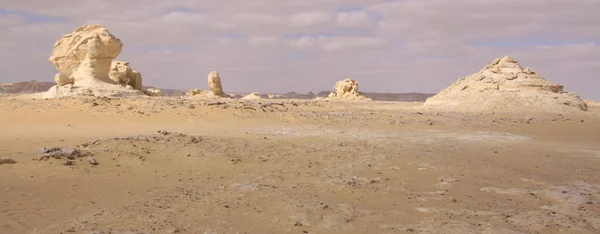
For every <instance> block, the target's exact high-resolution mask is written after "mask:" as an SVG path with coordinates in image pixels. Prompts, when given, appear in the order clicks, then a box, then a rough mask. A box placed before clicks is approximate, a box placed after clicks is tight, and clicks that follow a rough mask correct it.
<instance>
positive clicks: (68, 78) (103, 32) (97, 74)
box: [42, 24, 144, 98]
mask: <svg viewBox="0 0 600 234" xmlns="http://www.w3.org/2000/svg"><path fill="white" fill-rule="evenodd" d="M122 48H123V43H122V42H121V40H119V39H118V38H116V37H115V36H114V35H112V34H110V33H109V32H108V30H107V29H106V28H105V27H104V26H102V25H96V24H87V25H83V26H81V27H79V28H77V29H76V30H75V31H73V32H72V33H70V34H67V35H64V36H62V38H60V39H59V40H58V41H57V42H56V43H55V45H54V49H53V51H52V55H51V56H50V58H49V59H48V61H50V62H51V63H52V64H54V66H55V67H56V69H57V70H58V71H59V73H58V74H56V75H55V76H54V81H55V82H56V84H57V85H56V86H54V87H52V88H50V89H49V90H48V91H47V92H46V93H44V94H43V95H42V98H55V97H65V96H140V95H144V93H143V92H142V91H140V90H141V87H139V86H141V75H140V80H139V81H140V82H137V83H136V82H131V81H128V83H127V84H126V85H131V84H133V85H131V86H132V87H139V89H137V90H133V89H127V88H125V87H121V86H120V85H117V83H120V82H115V81H113V80H112V79H111V78H110V75H109V73H110V69H111V63H112V60H113V59H115V58H116V57H117V56H118V55H119V54H120V53H121V50H122ZM135 79H136V78H134V80H135ZM119 80H120V79H119ZM136 81H137V80H136Z"/></svg>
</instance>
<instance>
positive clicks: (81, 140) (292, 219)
mask: <svg viewBox="0 0 600 234" xmlns="http://www.w3.org/2000/svg"><path fill="white" fill-rule="evenodd" d="M420 105H421V103H391V102H389V103H388V102H357V103H353V102H345V103H343V104H340V102H333V101H329V102H325V101H300V100H286V101H284V102H280V101H269V100H247V101H233V100H232V101H224V103H215V101H203V100H183V99H177V98H167V97H160V98H158V97H155V98H148V97H144V98H120V99H118V98H113V99H110V98H99V99H93V98H88V99H82V98H78V99H63V100H27V99H23V98H17V97H12V96H4V97H0V111H1V112H2V113H1V114H0V131H1V132H2V134H0V157H8V158H11V159H14V160H15V161H16V162H17V163H16V164H2V165H0V181H1V183H0V233H15V234H16V233H113V234H114V233H211V234H212V233H460V234H462V233H507V234H512V233H582V234H583V233H600V144H599V143H600V107H598V106H591V107H590V110H589V111H588V112H581V113H570V114H569V113H565V114H562V115H558V114H541V113H540V114H536V113H491V112H487V113H475V112H472V113H454V112H433V111H426V110H424V109H422V108H420ZM43 147H75V148H77V149H79V150H81V151H82V152H86V153H88V154H90V156H91V157H93V158H94V159H95V160H97V162H98V163H99V164H98V165H91V164H90V163H88V160H87V157H88V156H84V157H81V158H77V159H75V160H74V164H73V165H69V166H66V165H63V163H64V161H65V160H67V159H65V158H61V159H55V158H50V159H48V160H45V159H44V158H43V157H41V156H42V153H40V152H39V149H40V148H43Z"/></svg>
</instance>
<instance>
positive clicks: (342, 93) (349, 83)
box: [329, 79, 368, 100]
mask: <svg viewBox="0 0 600 234" xmlns="http://www.w3.org/2000/svg"><path fill="white" fill-rule="evenodd" d="M334 89H335V91H334V92H332V93H330V94H329V98H330V99H350V100H353V99H354V100H368V98H367V97H365V96H364V95H363V94H362V93H360V92H359V91H358V81H356V80H354V79H345V80H340V81H338V82H336V83H335V86H334Z"/></svg>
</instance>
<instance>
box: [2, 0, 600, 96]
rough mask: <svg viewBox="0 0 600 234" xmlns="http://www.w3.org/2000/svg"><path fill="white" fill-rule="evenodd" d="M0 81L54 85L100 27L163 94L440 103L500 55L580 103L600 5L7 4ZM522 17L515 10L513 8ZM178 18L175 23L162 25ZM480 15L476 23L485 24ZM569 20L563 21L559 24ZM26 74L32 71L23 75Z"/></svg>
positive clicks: (589, 74) (598, 35)
mask: <svg viewBox="0 0 600 234" xmlns="http://www.w3.org/2000/svg"><path fill="white" fill-rule="evenodd" d="M2 5H3V6H2V7H3V8H0V27H1V28H0V30H2V31H3V33H2V35H0V55H1V56H3V58H4V60H3V61H5V62H4V63H3V64H0V69H1V70H2V71H3V73H4V75H3V76H2V77H0V82H15V81H19V80H32V79H35V80H45V81H51V80H52V77H53V76H54V73H56V69H55V68H54V67H53V66H52V64H50V63H49V62H48V61H47V59H48V57H49V56H50V54H51V53H52V45H53V44H54V42H55V41H56V40H57V39H58V38H60V36H61V35H63V34H67V33H70V32H72V31H73V30H74V29H76V28H77V27H79V26H81V25H83V24H85V23H100V24H103V25H105V26H106V27H107V28H108V30H109V31H110V32H111V33H112V34H114V35H115V36H117V37H119V38H120V39H121V40H122V41H123V42H124V48H123V51H122V52H121V54H120V55H119V57H118V58H117V59H118V60H122V61H129V62H130V63H131V66H132V67H133V68H134V69H136V70H139V71H140V72H142V74H143V78H144V83H145V84H148V85H153V86H158V87H164V88H180V89H191V88H206V86H207V84H206V82H205V81H206V75H207V74H208V73H209V72H210V71H211V69H216V70H217V71H219V73H220V74H221V75H222V77H223V83H224V86H225V89H226V91H227V90H231V91H248V92H251V91H258V92H289V91H296V92H308V91H318V90H328V89H331V88H332V87H333V85H334V83H335V81H337V80H341V79H344V78H349V77H351V78H355V79H357V80H358V81H359V82H360V87H361V89H362V90H364V91H374V92H412V91H414V92H437V91H439V90H440V89H442V88H444V87H446V86H448V85H450V84H451V83H452V82H454V81H456V80H457V79H459V78H461V77H462V76H465V75H467V74H470V73H473V72H476V71H477V70H479V69H481V68H482V67H484V66H485V65H487V64H488V63H490V62H491V61H493V60H494V59H495V58H498V57H502V56H505V55H509V56H511V57H513V58H515V59H517V60H519V61H520V62H521V64H522V65H523V66H526V67H531V68H532V69H533V70H535V71H537V72H538V73H540V74H542V75H543V76H544V77H545V78H546V79H548V80H551V81H553V82H556V83H561V84H564V85H565V87H566V89H567V90H572V91H575V92H577V93H579V94H580V95H582V96H583V97H589V98H596V99H600V92H597V91H596V90H595V88H594V87H597V86H599V84H600V82H599V81H598V79H596V76H595V75H594V74H596V73H597V72H596V71H597V68H598V67H600V62H599V61H600V46H599V44H600V43H599V42H600V31H599V30H592V29H594V28H595V29H598V28H600V16H599V14H597V12H596V10H594V9H600V1H590V0H572V1H558V0H528V1H522V0H504V1H503V4H495V3H494V4H492V3H490V2H487V1H477V0H455V1H442V0H419V1H417V0H401V1H393V0H390V1H372V0H347V1H325V0H322V1H318V0H304V1H289V2H282V1H275V0H257V1H237V2H230V1H229V2H227V3H221V2H217V1H192V0H179V1H167V2H165V1H155V0H145V1H141V0H131V1H120V2H119V3H111V1H100V0H89V1H85V2H83V1H75V0H56V1H38V2H36V3H35V4H31V3H25V2H21V1H16V0H6V1H4V2H3V4H2ZM514 6H519V7H514ZM170 12H171V13H172V12H178V13H182V14H175V15H173V14H171V15H169V13H170ZM482 12H484V13H482ZM565 19H566V20H565ZM31 66H35V67H36V69H30V68H29V67H31ZM574 74H577V75H574Z"/></svg>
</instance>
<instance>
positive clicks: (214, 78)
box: [208, 71, 225, 96]
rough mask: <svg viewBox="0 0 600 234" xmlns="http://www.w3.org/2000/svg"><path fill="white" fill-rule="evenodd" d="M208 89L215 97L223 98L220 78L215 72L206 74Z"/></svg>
mask: <svg viewBox="0 0 600 234" xmlns="http://www.w3.org/2000/svg"><path fill="white" fill-rule="evenodd" d="M208 87H209V88H210V90H211V91H212V92H213V94H214V95H216V96H225V93H223V86H222V85H221V77H220V76H219V73H217V72H216V71H212V72H210V73H208Z"/></svg>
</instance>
